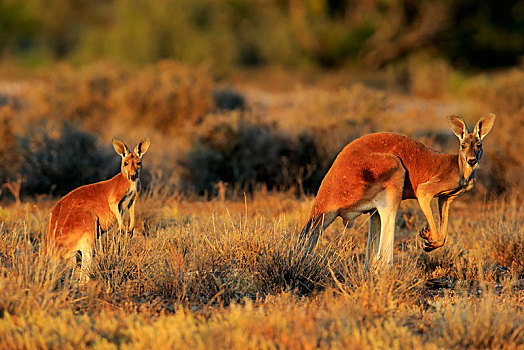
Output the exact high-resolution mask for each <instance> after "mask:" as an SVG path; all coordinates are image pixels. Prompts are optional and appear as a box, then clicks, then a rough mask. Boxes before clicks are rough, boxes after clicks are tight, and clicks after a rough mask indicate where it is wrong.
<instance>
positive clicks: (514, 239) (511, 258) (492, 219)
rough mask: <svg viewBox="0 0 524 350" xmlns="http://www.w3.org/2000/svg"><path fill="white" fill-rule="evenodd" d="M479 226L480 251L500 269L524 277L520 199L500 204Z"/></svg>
mask: <svg viewBox="0 0 524 350" xmlns="http://www.w3.org/2000/svg"><path fill="white" fill-rule="evenodd" d="M478 225H479V231H480V237H479V238H480V241H479V243H478V245H479V248H478V249H479V250H480V249H481V250H482V252H483V253H484V254H485V255H486V256H487V257H489V258H490V259H492V260H493V261H494V262H495V263H496V264H497V265H498V267H499V268H500V269H509V270H512V271H514V272H516V273H520V274H524V209H523V208H522V206H521V205H519V204H518V202H517V200H516V199H515V198H513V199H511V200H507V201H500V200H499V201H497V202H496V203H495V204H494V208H493V209H492V210H491V211H490V215H486V216H485V217H484V218H482V220H480V222H479V224H478ZM481 247H482V248H481Z"/></svg>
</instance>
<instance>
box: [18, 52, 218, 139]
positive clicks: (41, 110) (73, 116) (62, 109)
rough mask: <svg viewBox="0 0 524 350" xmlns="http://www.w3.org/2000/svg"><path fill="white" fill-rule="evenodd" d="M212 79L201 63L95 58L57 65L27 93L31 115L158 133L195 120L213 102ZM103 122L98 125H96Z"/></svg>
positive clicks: (94, 128)
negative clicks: (141, 64) (129, 65)
mask: <svg viewBox="0 0 524 350" xmlns="http://www.w3.org/2000/svg"><path fill="white" fill-rule="evenodd" d="M211 85H212V80H211V78H210V76H209V75H208V74H207V72H206V71H205V70H204V69H198V68H191V67H188V66H185V65H182V64H179V63H176V62H173V61H162V62H159V63H157V64H155V65H151V66H149V67H147V68H144V69H142V70H140V71H138V72H130V71H129V70H127V69H124V68H122V67H121V66H119V65H115V64H111V63H98V64H94V65H90V66H86V67H83V68H81V69H79V70H73V69H71V67H69V66H61V67H58V68H57V69H56V70H54V71H53V72H52V73H51V74H50V75H49V77H48V78H47V80H46V82H45V83H44V84H42V86H41V87H40V88H39V89H35V91H34V92H32V94H31V95H30V96H29V99H30V102H31V103H32V104H33V105H34V106H31V109H27V110H26V113H29V114H31V117H32V119H39V118H42V117H44V118H46V119H53V120H62V119H64V120H67V121H70V122H73V123H78V124H80V125H81V126H82V127H83V128H85V129H86V130H88V131H90V132H96V133H101V134H102V135H105V136H109V137H112V136H113V135H115V134H121V133H124V132H128V131H129V129H130V128H135V127H150V128H155V129H157V130H160V131H161V132H162V133H164V134H169V133H172V132H175V131H177V130H178V129H180V128H181V127H182V126H183V125H184V124H186V123H188V122H189V123H196V122H198V121H199V120H200V119H201V118H202V117H203V116H204V115H205V114H206V113H207V112H208V111H210V110H211V109H212V108H213V99H212V87H211ZM101 126H103V128H102V127H101Z"/></svg>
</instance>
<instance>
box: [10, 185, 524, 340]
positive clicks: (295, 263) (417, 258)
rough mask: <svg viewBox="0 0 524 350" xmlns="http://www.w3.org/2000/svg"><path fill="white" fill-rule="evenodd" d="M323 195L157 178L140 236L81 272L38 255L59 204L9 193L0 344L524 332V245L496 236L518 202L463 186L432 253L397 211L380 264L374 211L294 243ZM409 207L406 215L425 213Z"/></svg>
mask: <svg viewBox="0 0 524 350" xmlns="http://www.w3.org/2000/svg"><path fill="white" fill-rule="evenodd" d="M310 204H311V198H303V199H296V198H295V197H293V196H292V195H291V194H285V193H278V192H274V193H273V192H270V193H268V192H264V191H261V192H258V193H256V194H255V195H254V196H252V197H251V196H250V197H247V198H245V200H238V201H236V200H226V201H224V200H223V199H221V198H216V199H211V200H207V201H202V200H190V199H184V198H183V197H180V196H179V195H177V194H170V193H169V192H168V191H164V190H161V189H155V190H152V191H151V192H149V193H145V194H144V195H143V196H142V198H141V199H140V201H139V203H138V208H139V209H140V210H139V211H138V221H139V230H138V231H137V232H135V235H134V236H133V237H127V236H126V237H123V236H120V235H118V234H117V233H116V232H114V231H110V232H109V233H108V234H106V235H105V236H103V238H102V239H101V240H100V244H99V245H97V247H96V250H95V254H96V255H95V263H94V267H93V270H92V271H91V281H90V282H89V284H88V285H86V286H82V287H79V286H75V285H71V283H70V282H69V278H68V276H69V274H70V270H68V269H67V267H66V266H64V264H57V263H53V262H51V261H48V260H47V259H46V258H45V257H44V256H42V255H41V239H42V234H43V232H44V230H45V218H46V215H47V213H48V212H49V210H50V206H51V205H52V203H49V202H42V203H25V204H23V205H22V206H21V207H15V206H11V207H3V208H2V209H1V213H2V218H3V224H2V227H1V238H0V257H1V265H0V339H1V340H0V348H53V347H61V348H70V347H75V348H76V347H78V348H84V347H91V346H96V347H101V348H115V347H123V348H127V347H131V348H150V347H154V346H158V347H171V348H197V349H198V348H209V347H214V348H243V349H244V348H248V349H249V348H253V349H254V348H275V347H284V348H317V347H320V348H347V347H351V348H360V349H377V348H388V349H389V348H417V349H418V348H424V349H436V348H442V347H444V348H518V347H522V346H524V329H523V327H522V324H523V322H522V321H523V318H522V302H523V301H524V299H523V297H524V268H523V266H522V260H521V259H522V255H518V254H519V253H520V252H521V251H522V249H520V248H521V247H520V246H514V247H513V248H512V249H506V247H504V246H503V245H494V244H492V242H498V241H503V240H504V239H506V240H512V241H514V242H522V234H523V232H522V222H523V220H524V211H523V210H522V208H521V207H519V206H518V205H517V203H516V202H514V201H513V202H512V201H502V200H499V201H497V202H496V203H493V204H484V205H482V204H479V203H468V202H462V203H461V202H460V199H459V200H457V204H458V205H457V208H458V209H456V210H453V208H452V219H451V236H450V239H449V240H448V242H446V245H445V246H444V247H443V248H440V249H439V250H436V251H435V252H433V253H430V254H427V253H424V252H423V251H422V249H421V242H419V240H418V238H417V237H418V236H417V234H416V233H417V229H416V228H412V229H409V228H407V227H404V226H400V227H398V228H397V231H398V232H397V233H398V235H397V236H398V238H397V244H396V249H395V266H394V267H393V268H392V269H391V270H389V271H383V272H375V273H367V274H364V273H363V260H362V259H363V256H364V252H365V239H366V232H365V231H367V226H366V224H367V223H366V218H362V219H360V220H359V221H358V223H360V224H358V223H357V225H356V227H355V228H353V229H350V230H345V229H344V228H343V226H342V225H341V224H340V223H338V222H337V223H335V224H334V225H333V226H332V227H331V228H330V229H329V230H328V231H327V232H326V233H325V235H324V236H323V238H322V240H321V241H320V246H319V248H318V250H316V252H315V253H314V254H313V256H312V258H311V259H310V260H309V261H307V262H301V261H300V260H299V259H294V258H293V257H294V254H293V249H294V248H293V246H294V242H295V240H296V238H297V234H298V231H299V228H300V226H301V225H302V224H303V223H304V221H305V215H306V214H307V209H308V207H309V205H310ZM461 204H468V206H463V205H461ZM469 205H471V206H472V207H470V206H469ZM412 206H413V203H409V202H407V203H406V204H403V205H402V207H401V213H400V214H401V215H399V217H402V214H404V213H408V214H409V213H411V214H412V215H416V216H418V215H419V213H417V212H413V210H412ZM461 208H462V209H461ZM472 208H474V209H472ZM494 208H498V209H494ZM475 212H476V213H475ZM472 213H475V214H472ZM502 217H503V218H504V219H501V218H502ZM418 219H419V218H418V217H417V220H418ZM417 222H418V221H417ZM359 226H360V227H359ZM290 252H291V254H290ZM295 253H296V252H295ZM519 259H520V260H519ZM508 262H512V263H511V264H509V263H508ZM68 271H69V272H68Z"/></svg>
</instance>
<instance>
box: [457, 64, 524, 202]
mask: <svg viewBox="0 0 524 350" xmlns="http://www.w3.org/2000/svg"><path fill="white" fill-rule="evenodd" d="M467 90H468V95H469V97H471V98H472V99H474V100H475V101H477V102H478V103H479V104H480V105H481V106H482V108H483V110H482V111H481V113H482V114H484V113H487V112H493V113H495V114H496V115H497V121H496V122H495V125H494V127H493V130H492V131H491V133H490V135H489V136H488V137H487V139H486V140H487V142H488V143H489V146H487V147H486V152H485V154H484V157H483V161H482V163H483V169H482V171H481V172H480V174H479V180H480V182H482V183H485V184H486V189H487V191H488V192H491V193H494V194H495V195H500V194H503V193H511V192H512V191H519V190H520V189H522V188H523V187H524V181H523V179H522V176H521V174H522V173H523V172H524V157H523V155H522V152H521V151H520V150H521V149H523V148H524V138H522V137H517V136H518V135H522V134H524V99H523V98H522V96H524V71H523V70H518V69H516V70H511V71H508V72H505V73H500V74H497V75H493V76H487V75H482V76H479V77H477V78H475V79H472V80H470V82H469V83H468V89H467Z"/></svg>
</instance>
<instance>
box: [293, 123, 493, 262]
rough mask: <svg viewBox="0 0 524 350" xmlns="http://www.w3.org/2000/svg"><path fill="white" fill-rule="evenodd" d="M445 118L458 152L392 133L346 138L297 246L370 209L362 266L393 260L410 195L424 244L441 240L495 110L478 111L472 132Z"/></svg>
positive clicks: (468, 184)
mask: <svg viewBox="0 0 524 350" xmlns="http://www.w3.org/2000/svg"><path fill="white" fill-rule="evenodd" d="M448 121H449V125H450V127H451V130H452V131H453V133H454V134H455V135H456V136H457V137H458V139H459V141H460V148H459V152H458V154H444V153H439V152H436V151H433V150H431V149H429V148H427V147H426V146H424V145H423V144H422V143H420V142H417V141H414V140H412V139H410V138H407V137H405V136H402V135H398V134H392V133H375V134H369V135H365V136H362V137H360V138H358V139H356V140H354V141H353V142H351V143H349V144H348V145H347V146H346V147H345V148H344V149H343V150H342V151H341V152H340V154H339V155H338V156H337V158H336V159H335V161H334V163H333V165H332V166H331V169H329V171H328V173H327V174H326V176H325V177H324V180H323V181H322V184H321V185H320V188H319V190H318V194H317V197H316V199H315V201H314V204H313V208H312V209H311V214H310V217H309V220H308V222H307V223H306V225H305V226H304V228H303V229H302V232H301V233H300V240H299V244H300V246H301V247H302V248H303V249H304V251H305V254H308V253H309V252H311V250H312V249H313V248H314V247H315V245H316V244H317V240H318V237H319V235H320V233H321V231H323V230H325V229H326V228H327V227H328V226H329V225H330V224H331V223H332V222H333V221H334V220H335V219H336V218H337V217H338V216H340V217H342V219H343V221H344V225H346V226H347V227H351V226H353V222H354V220H355V218H356V217H358V216H359V215H360V214H363V213H369V214H370V224H369V235H368V242H367V251H366V263H365V266H366V267H367V266H368V265H369V264H370V263H375V262H381V263H383V264H387V265H390V264H392V262H393V240H394V235H395V217H396V214H397V210H398V207H399V205H400V202H401V201H402V200H403V199H410V198H412V199H417V200H418V203H419V205H420V208H421V209H422V212H423V213H424V215H425V216H426V219H427V221H428V226H426V227H425V228H424V229H422V231H421V232H420V236H421V237H422V238H423V239H424V240H425V243H424V250H425V251H427V252H430V251H432V250H434V249H436V248H438V247H441V246H442V245H444V242H445V240H446V235H447V232H446V231H447V225H448V212H449V206H450V204H451V201H452V200H453V199H454V198H455V197H456V196H458V195H459V194H461V193H463V192H465V191H469V190H470V189H471V188H472V187H473V185H474V183H475V171H476V169H477V168H478V164H479V160H480V158H481V157H482V139H483V138H484V137H485V136H486V135H487V134H488V133H489V131H490V130H491V128H492V126H493V123H494V121H495V115H494V114H491V113H489V114H486V115H484V116H482V117H481V118H480V119H479V121H478V122H477V124H476V126H475V129H474V130H473V132H472V133H469V132H468V129H467V127H466V124H465V123H464V121H463V120H462V119H460V118H459V117H456V116H449V117H448ZM434 197H437V200H438V208H439V213H440V232H438V230H437V226H436V224H435V220H434V218H433V213H432V211H431V206H430V202H431V199H432V198H434Z"/></svg>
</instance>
